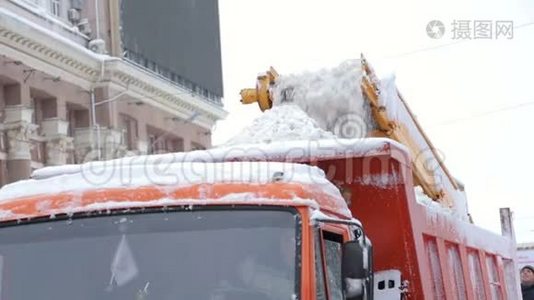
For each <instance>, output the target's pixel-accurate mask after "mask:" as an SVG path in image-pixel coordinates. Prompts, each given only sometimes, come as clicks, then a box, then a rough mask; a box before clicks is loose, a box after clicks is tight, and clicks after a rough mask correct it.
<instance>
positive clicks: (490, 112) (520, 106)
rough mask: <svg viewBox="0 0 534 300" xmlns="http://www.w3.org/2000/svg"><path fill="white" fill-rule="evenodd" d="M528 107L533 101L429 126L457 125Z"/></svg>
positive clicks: (533, 103)
mask: <svg viewBox="0 0 534 300" xmlns="http://www.w3.org/2000/svg"><path fill="white" fill-rule="evenodd" d="M530 105H534V99H533V100H530V101H527V102H523V103H519V104H515V105H511V106H507V107H502V108H499V109H494V110H490V111H485V112H481V113H478V114H474V115H471V116H468V117H463V118H457V119H452V120H447V121H443V122H440V123H437V124H434V125H431V127H439V126H446V125H451V124H455V123H459V122H464V121H469V120H472V119H476V118H482V117H485V116H488V115H492V114H497V113H501V112H506V111H510V110H516V109H518V108H522V107H525V106H530Z"/></svg>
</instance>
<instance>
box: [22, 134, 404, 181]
mask: <svg viewBox="0 0 534 300" xmlns="http://www.w3.org/2000/svg"><path fill="white" fill-rule="evenodd" d="M391 147H394V148H397V149H402V151H403V152H404V153H408V150H407V149H406V147H404V145H402V144H400V143H398V142H396V141H393V140H390V139H386V138H366V139H320V140H292V141H273V142H271V143H257V144H240V145H231V146H225V147H219V148H214V149H209V150H197V151H191V152H174V153H165V154H152V155H136V156H128V157H123V158H118V159H113V160H107V161H92V162H87V163H84V164H77V165H62V166H52V167H45V168H42V169H37V170H35V171H34V172H33V174H32V178H34V179H42V178H47V177H52V176H58V175H63V174H70V173H78V172H81V171H82V169H84V168H97V169H98V168H112V167H115V166H122V167H126V166H139V165H141V166H143V165H154V164H156V165H158V166H160V167H163V166H165V165H166V164H174V163H187V162H225V161H280V162H309V161H312V160H321V159H330V158H331V159H333V158H339V157H341V158H343V157H358V156H373V155H379V154H384V153H386V152H388V151H389V148H391Z"/></svg>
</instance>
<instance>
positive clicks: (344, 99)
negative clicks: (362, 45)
mask: <svg viewBox="0 0 534 300" xmlns="http://www.w3.org/2000/svg"><path fill="white" fill-rule="evenodd" d="M361 78H362V66H361V61H360V60H347V61H345V62H343V63H341V64H340V65H339V66H337V67H335V68H332V69H323V70H320V71H318V72H305V73H302V74H291V75H281V76H280V77H279V78H278V79H277V81H276V84H275V86H274V87H273V88H272V90H271V94H272V97H273V106H274V107H277V106H280V105H284V104H288V103H293V104H296V105H298V106H299V107H300V108H301V109H302V110H304V111H305V112H306V113H307V114H308V115H309V116H310V117H311V118H312V119H314V120H315V121H316V122H317V123H318V124H319V126H320V127H321V128H322V129H324V130H328V131H330V132H333V133H334V134H335V135H336V136H338V137H342V138H362V137H365V136H366V134H367V131H368V128H369V125H370V124H371V123H372V122H371V119H370V118H369V105H368V104H366V103H365V100H364V99H363V96H362V91H361V86H360V84H361Z"/></svg>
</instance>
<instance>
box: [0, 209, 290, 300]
mask: <svg viewBox="0 0 534 300" xmlns="http://www.w3.org/2000/svg"><path fill="white" fill-rule="evenodd" d="M297 224H298V217H297V215H296V213H295V212H294V211H292V210H282V209H280V210H265V209H261V210H259V209H256V210H254V209H250V210H245V209H238V210H236V209H234V210H223V209H221V210H218V209H217V210H214V209H209V210H208V209H204V210H193V211H191V210H189V211H184V210H176V211H169V210H166V211H165V212H163V211H158V212H155V211H151V212H145V213H139V214H127V215H124V214H122V215H109V216H105V217H90V218H87V217H84V218H74V219H72V220H57V221H53V222H40V223H30V224H25V225H18V226H9V227H4V228H1V229H0V282H1V286H0V300H3V299H14V300H16V299H55V300H67V299H68V300H70V299H80V300H82V299H85V300H94V299H124V300H149V299H157V300H166V299H168V300H171V299H172V300H177V299H195V300H201V299H206V300H225V299H231V300H241V299H243V300H245V299H247V300H248V299H265V300H274V299H276V300H280V299H293V298H292V297H295V296H294V295H295V294H297V295H298V293H297V284H296V282H297V281H296V278H297V275H298V272H296V268H295V266H298V264H296V262H297V259H298V257H299V256H298V255H297V253H298V251H297V245H298V244H299V243H297V238H296V237H297V235H296V234H297V233H298V232H299V231H298V230H297V228H298V227H297Z"/></svg>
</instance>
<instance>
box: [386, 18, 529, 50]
mask: <svg viewBox="0 0 534 300" xmlns="http://www.w3.org/2000/svg"><path fill="white" fill-rule="evenodd" d="M531 25H534V21H532V22H528V23H523V24H520V25H517V26H514V27H513V28H514V30H515V29H521V28H525V27H528V26H531ZM469 41H479V40H478V39H461V40H456V41H454V42H450V43H446V44H441V45H436V46H431V47H424V48H419V49H415V50H411V51H408V52H403V53H398V54H395V55H390V56H386V57H385V58H387V59H391V58H400V57H405V56H410V55H413V54H417V53H421V52H427V51H432V50H436V49H440V48H445V47H449V46H453V45H457V44H461V43H465V42H469Z"/></svg>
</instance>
